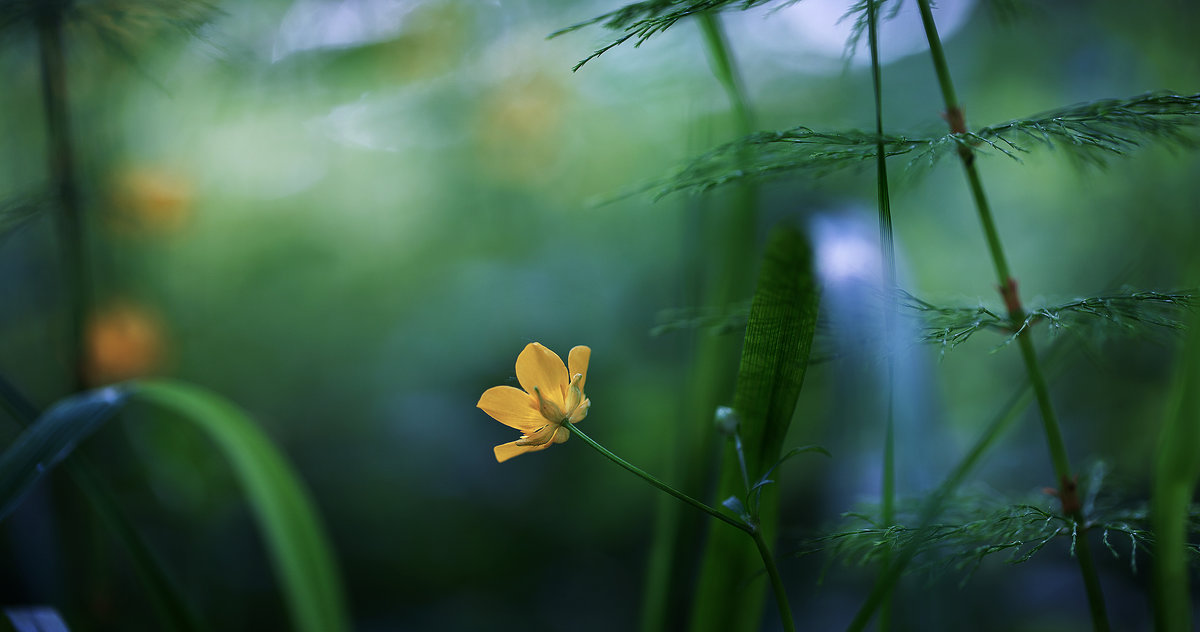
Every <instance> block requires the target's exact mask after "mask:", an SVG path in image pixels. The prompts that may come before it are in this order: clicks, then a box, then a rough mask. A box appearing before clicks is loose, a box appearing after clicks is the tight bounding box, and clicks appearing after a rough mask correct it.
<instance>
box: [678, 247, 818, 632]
mask: <svg viewBox="0 0 1200 632" xmlns="http://www.w3.org/2000/svg"><path fill="white" fill-rule="evenodd" d="M817 304H818V292H817V285H816V279H815V277H814V275H813V271H812V256H811V251H810V248H809V245H808V240H807V239H806V238H805V237H804V235H803V234H801V233H800V232H799V231H797V230H795V229H792V228H776V229H775V230H774V232H772V233H771V238H770V240H769V241H768V244H767V251H766V254H765V256H764V260H763V264H762V268H761V271H760V272H759V279H758V286H757V288H756V290H755V293H754V300H753V303H752V304H751V307H750V317H749V321H748V322H747V324H746V339H745V343H744V345H743V348H742V360H741V365H740V367H739V369H738V378H737V389H736V391H735V394H734V409H735V410H736V411H737V413H738V416H739V417H740V419H741V428H740V434H741V437H742V446H743V454H744V456H745V462H746V469H747V471H748V473H749V477H750V480H758V479H760V478H762V477H763V476H764V474H765V473H766V471H767V470H768V468H770V467H772V466H773V465H775V464H776V463H777V462H778V461H779V460H780V455H781V453H782V452H783V444H784V441H785V439H786V438H787V431H788V428H789V426H790V425H791V421H792V414H793V413H794V412H795V409H796V401H797V399H798V398H799V396H800V387H801V385H802V384H803V383H804V374H805V371H806V369H807V368H808V358H809V351H810V350H811V348H812V338H813V333H814V331H815V330H816V324H817ZM717 491H718V493H717V497H718V498H722V499H723V498H728V497H730V496H739V497H740V496H741V495H743V494H744V493H745V492H746V489H745V482H744V481H743V479H742V473H741V466H740V464H739V461H738V457H737V454H735V451H734V450H733V449H732V448H731V449H729V450H727V451H726V455H725V460H724V463H723V465H722V473H721V483H720V486H719V489H718V490H717ZM777 506H778V495H777V494H775V493H767V494H764V495H763V498H762V500H761V503H760V505H759V507H760V510H761V514H760V520H761V524H762V526H763V528H764V529H765V530H766V534H767V536H768V538H767V539H768V540H769V539H770V537H772V536H773V533H774V523H775V522H776V519H777V513H778V509H777ZM725 532H728V533H725ZM703 559H704V562H703V566H702V569H701V575H700V579H699V584H698V588H697V593H696V599H695V604H696V605H695V608H694V610H693V613H692V630H694V631H696V632H701V631H709V630H712V631H717V630H720V631H722V632H724V631H727V630H745V631H749V630H757V629H759V623H760V621H759V619H760V618H761V617H760V613H761V612H762V610H763V606H764V600H765V590H766V582H756V583H754V584H749V583H748V581H747V580H748V579H751V578H753V577H756V576H757V575H758V574H759V573H760V572H761V570H762V560H761V557H760V555H759V553H758V551H757V550H756V549H755V548H754V547H753V546H752V545H751V543H750V542H748V541H747V540H746V538H744V537H742V534H740V533H737V532H736V531H733V530H731V529H713V530H711V531H710V532H709V537H708V544H707V547H706V550H705V554H704V558H703Z"/></svg>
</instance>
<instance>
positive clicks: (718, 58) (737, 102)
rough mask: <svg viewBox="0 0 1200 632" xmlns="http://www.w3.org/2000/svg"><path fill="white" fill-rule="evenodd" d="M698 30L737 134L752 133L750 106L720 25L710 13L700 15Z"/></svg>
mask: <svg viewBox="0 0 1200 632" xmlns="http://www.w3.org/2000/svg"><path fill="white" fill-rule="evenodd" d="M697 18H698V19H699V20H700V30H701V31H702V32H703V33H704V43H705V45H706V46H707V47H708V54H709V57H710V58H711V60H712V66H713V74H714V75H716V77H717V81H720V82H721V86H722V87H724V88H725V94H727V95H729V101H730V103H731V104H732V105H733V112H734V116H735V117H736V118H737V123H738V132H739V133H740V134H742V135H746V134H749V133H750V132H752V131H754V119H753V117H752V116H751V115H750V106H749V105H747V104H746V91H745V89H744V88H743V87H742V78H741V75H740V74H738V71H737V66H736V65H735V64H734V63H733V56H732V55H731V54H730V53H729V44H728V43H727V41H726V38H725V32H724V30H723V29H722V28H721V23H720V21H719V20H718V19H717V16H716V15H714V14H713V13H712V12H709V11H705V12H703V13H700V14H699V15H698V16H697Z"/></svg>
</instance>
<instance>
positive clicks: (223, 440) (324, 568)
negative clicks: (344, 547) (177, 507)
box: [132, 380, 349, 632]
mask: <svg viewBox="0 0 1200 632" xmlns="http://www.w3.org/2000/svg"><path fill="white" fill-rule="evenodd" d="M132 395H133V398H134V399H135V400H138V401H143V402H146V403H148V404H152V405H154V406H158V407H162V408H164V409H167V410H170V411H173V412H175V413H177V414H179V415H180V416H182V417H184V418H186V419H188V420H190V421H192V422H194V423H196V424H197V425H198V426H199V427H200V428H202V429H203V430H204V431H205V432H207V433H208V435H209V436H210V437H212V439H213V441H215V442H216V444H217V445H218V447H220V449H221V451H222V452H223V453H224V454H225V456H226V457H227V458H228V459H229V461H230V464H231V465H232V466H233V469H234V472H235V473H236V475H237V477H238V479H239V480H240V481H241V484H242V486H243V488H244V490H245V492H246V496H247V500H248V501H249V503H250V507H251V509H252V510H253V512H254V515H255V518H256V519H257V520H258V523H259V528H260V529H262V532H263V540H264V541H265V542H266V546H267V549H268V552H269V554H270V556H271V561H272V564H273V565H274V567H275V572H276V575H277V576H278V577H279V580H280V582H281V584H282V588H283V591H284V596H285V598H286V601H287V604H288V608H289V610H290V612H291V616H292V620H293V623H294V625H295V626H296V629H297V630H301V631H303V632H337V631H339V630H348V629H349V623H348V618H347V614H346V610H345V602H344V596H343V595H342V588H341V582H340V579H339V576H338V571H337V568H336V565H335V563H334V558H333V554H332V551H331V548H330V545H329V542H328V541H327V539H326V537H325V533H324V531H323V529H322V528H321V525H320V523H319V522H318V520H317V512H316V509H315V507H313V503H312V500H311V499H310V498H309V496H308V493H307V492H306V491H305V489H304V488H303V487H302V486H301V484H300V481H299V478H298V477H297V476H296V474H295V472H294V471H293V470H292V468H291V466H289V465H288V463H287V462H286V461H285V460H284V458H283V456H282V455H281V454H280V453H279V451H278V450H277V449H276V448H275V446H274V445H272V444H271V442H270V440H269V439H268V438H267V436H266V435H265V434H263V432H262V431H261V430H259V429H258V427H257V426H256V425H255V424H254V423H253V422H252V421H251V420H250V419H249V417H247V416H246V414H245V413H243V412H242V411H241V410H239V409H238V408H237V407H236V406H234V405H233V404H231V403H230V402H229V401H227V400H225V399H223V398H221V397H219V396H217V395H215V394H213V393H210V392H208V391H206V390H204V389H201V388H198V387H196V386H192V385H189V384H186V383H183V382H174V381H166V380H154V381H147V382H141V383H138V384H136V387H135V388H134V389H133V393H132Z"/></svg>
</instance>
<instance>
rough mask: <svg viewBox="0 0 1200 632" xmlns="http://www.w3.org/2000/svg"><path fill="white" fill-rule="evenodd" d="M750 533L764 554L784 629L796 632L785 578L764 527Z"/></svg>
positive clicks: (765, 565)
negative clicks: (768, 544)
mask: <svg viewBox="0 0 1200 632" xmlns="http://www.w3.org/2000/svg"><path fill="white" fill-rule="evenodd" d="M750 535H751V536H752V537H753V538H754V545H755V546H757V547H758V554H759V555H761V556H762V560H763V566H764V567H766V569H767V576H768V577H770V578H771V588H773V589H774V590H775V603H776V604H777V605H778V606H779V619H780V621H782V622H783V629H784V630H787V631H788V632H794V631H795V629H796V624H795V622H793V621H792V609H791V607H790V606H788V597H787V591H786V590H784V588H783V578H781V577H780V576H779V569H778V568H777V567H776V566H775V558H774V557H772V556H771V549H770V548H768V547H767V541H766V540H764V539H763V536H762V529H754V530H752V531H750Z"/></svg>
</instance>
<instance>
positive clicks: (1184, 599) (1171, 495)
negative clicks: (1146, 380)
mask: <svg viewBox="0 0 1200 632" xmlns="http://www.w3.org/2000/svg"><path fill="white" fill-rule="evenodd" d="M1175 379H1176V381H1175V386H1174V394H1173V396H1172V404H1171V406H1170V407H1169V408H1168V412H1167V416H1166V419H1165V420H1164V423H1163V427H1162V431H1161V433H1160V435H1159V447H1158V458H1157V459H1156V467H1155V470H1154V496H1153V498H1152V514H1153V515H1152V518H1153V523H1154V530H1155V532H1156V533H1157V535H1158V538H1157V539H1158V542H1157V544H1156V546H1155V561H1156V563H1155V565H1154V579H1155V590H1154V620H1155V629H1156V630H1158V631H1159V632H1175V631H1180V632H1182V631H1185V630H1191V629H1192V624H1191V619H1192V613H1191V604H1192V600H1191V596H1190V595H1191V592H1190V591H1189V588H1188V581H1189V579H1188V559H1187V546H1188V534H1187V526H1188V525H1187V522H1188V510H1189V506H1190V504H1191V501H1192V496H1193V494H1194V493H1195V491H1196V482H1197V480H1198V479H1200V318H1198V317H1193V318H1192V320H1191V328H1190V331H1189V332H1188V337H1187V342H1186V343H1185V345H1184V347H1183V350H1182V353H1181V355H1180V358H1179V364H1178V368H1177V369H1176V373H1175Z"/></svg>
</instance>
